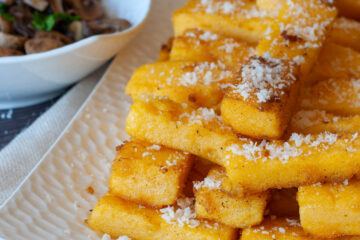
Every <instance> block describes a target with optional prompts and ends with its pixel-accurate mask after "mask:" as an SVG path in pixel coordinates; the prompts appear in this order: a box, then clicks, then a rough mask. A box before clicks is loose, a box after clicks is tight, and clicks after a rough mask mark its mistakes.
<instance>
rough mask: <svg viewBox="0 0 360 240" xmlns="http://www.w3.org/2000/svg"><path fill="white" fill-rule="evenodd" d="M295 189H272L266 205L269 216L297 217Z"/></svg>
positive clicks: (297, 208)
mask: <svg viewBox="0 0 360 240" xmlns="http://www.w3.org/2000/svg"><path fill="white" fill-rule="evenodd" d="M296 193H297V188H284V189H273V190H271V192H270V199H269V202H268V205H267V210H268V211H269V215H274V216H278V217H298V216H299V205H298V203H297V201H296Z"/></svg>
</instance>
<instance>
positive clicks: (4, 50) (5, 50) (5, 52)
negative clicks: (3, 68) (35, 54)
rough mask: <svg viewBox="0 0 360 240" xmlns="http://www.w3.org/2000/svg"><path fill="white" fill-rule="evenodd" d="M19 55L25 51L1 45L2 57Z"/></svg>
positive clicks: (0, 52) (0, 54)
mask: <svg viewBox="0 0 360 240" xmlns="http://www.w3.org/2000/svg"><path fill="white" fill-rule="evenodd" d="M19 55H23V53H22V52H20V51H18V50H15V49H11V48H2V47H0V57H8V56H19Z"/></svg>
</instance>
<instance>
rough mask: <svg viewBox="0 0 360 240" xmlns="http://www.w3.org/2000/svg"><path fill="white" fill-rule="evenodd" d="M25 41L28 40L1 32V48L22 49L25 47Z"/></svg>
mask: <svg viewBox="0 0 360 240" xmlns="http://www.w3.org/2000/svg"><path fill="white" fill-rule="evenodd" d="M25 41H26V38H23V37H20V36H17V35H12V34H8V33H2V32H0V47H2V48H12V49H21V48H23V47H24V43H25Z"/></svg>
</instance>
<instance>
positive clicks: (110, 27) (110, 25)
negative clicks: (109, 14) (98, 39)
mask: <svg viewBox="0 0 360 240" xmlns="http://www.w3.org/2000/svg"><path fill="white" fill-rule="evenodd" d="M88 25H89V28H90V30H91V31H92V33H93V34H101V33H113V32H119V31H123V30H124V29H127V28H129V27H130V26H131V24H130V23H129V22H128V21H127V20H124V19H101V20H95V21H92V22H89V23H88Z"/></svg>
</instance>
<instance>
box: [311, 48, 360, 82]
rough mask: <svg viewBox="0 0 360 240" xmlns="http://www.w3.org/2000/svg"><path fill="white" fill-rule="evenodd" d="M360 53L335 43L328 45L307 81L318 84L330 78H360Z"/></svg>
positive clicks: (322, 51)
mask: <svg viewBox="0 0 360 240" xmlns="http://www.w3.org/2000/svg"><path fill="white" fill-rule="evenodd" d="M359 66H360V53H359V52H357V51H355V50H353V49H351V48H347V47H343V46H341V45H338V44H334V43H326V44H325V45H324V47H323V48H322V50H321V53H320V55H319V58H318V60H317V62H316V64H315V66H314V68H313V70H312V72H311V74H310V75H309V78H308V79H307V82H317V81H321V80H327V79H329V78H341V77H345V78H346V77H352V78H360V69H359Z"/></svg>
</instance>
